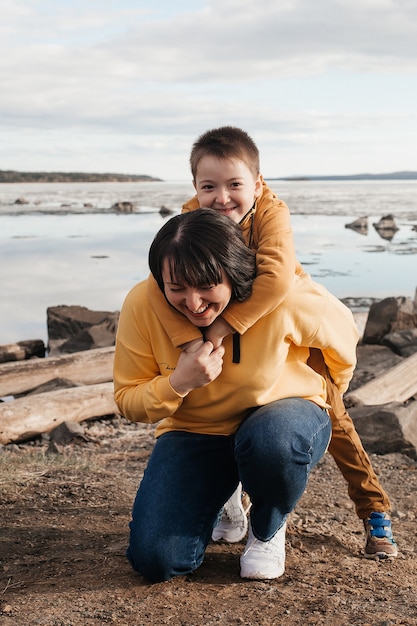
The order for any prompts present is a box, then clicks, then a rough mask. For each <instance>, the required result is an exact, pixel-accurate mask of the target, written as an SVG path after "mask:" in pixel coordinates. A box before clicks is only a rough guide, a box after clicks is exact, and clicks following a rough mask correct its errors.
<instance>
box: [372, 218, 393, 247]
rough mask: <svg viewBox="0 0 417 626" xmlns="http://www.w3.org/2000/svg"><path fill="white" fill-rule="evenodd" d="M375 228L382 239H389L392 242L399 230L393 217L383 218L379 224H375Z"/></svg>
mask: <svg viewBox="0 0 417 626" xmlns="http://www.w3.org/2000/svg"><path fill="white" fill-rule="evenodd" d="M373 227H374V228H375V230H376V232H377V233H378V235H379V236H380V237H382V239H387V240H388V241H391V239H392V238H393V237H394V235H395V233H396V232H397V230H399V228H398V226H397V225H396V223H395V220H394V217H393V215H385V216H384V217H381V219H380V220H379V222H376V223H374V224H373Z"/></svg>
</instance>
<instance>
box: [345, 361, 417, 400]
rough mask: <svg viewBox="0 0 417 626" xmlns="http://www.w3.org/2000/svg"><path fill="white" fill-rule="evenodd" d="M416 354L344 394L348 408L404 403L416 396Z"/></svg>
mask: <svg viewBox="0 0 417 626" xmlns="http://www.w3.org/2000/svg"><path fill="white" fill-rule="evenodd" d="M416 372H417V352H416V353H415V354H412V355H411V356H409V357H408V358H406V359H404V360H403V361H401V363H398V364H397V365H395V366H394V367H392V368H391V369H389V370H387V371H386V372H384V373H383V374H381V375H380V376H378V377H377V378H374V379H373V380H370V381H369V382H367V383H365V384H364V385H362V386H361V387H358V389H355V390H354V391H352V392H350V393H348V394H346V396H345V400H346V402H347V403H348V404H349V405H350V406H356V405H377V404H388V403H390V402H406V401H407V400H409V399H410V398H411V397H413V396H414V395H416V394H417V375H416Z"/></svg>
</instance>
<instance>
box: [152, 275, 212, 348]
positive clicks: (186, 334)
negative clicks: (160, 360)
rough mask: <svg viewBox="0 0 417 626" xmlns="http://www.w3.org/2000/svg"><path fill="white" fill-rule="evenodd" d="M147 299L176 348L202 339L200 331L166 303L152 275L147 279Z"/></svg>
mask: <svg viewBox="0 0 417 626" xmlns="http://www.w3.org/2000/svg"><path fill="white" fill-rule="evenodd" d="M148 298H149V302H150V305H151V307H152V309H153V311H154V313H155V315H156V316H157V318H158V319H159V321H160V322H161V324H162V325H163V327H164V328H165V330H166V332H167V334H168V335H169V337H170V339H171V341H172V343H173V345H174V346H175V347H176V348H179V347H180V346H183V345H184V344H187V343H189V342H191V341H195V340H196V339H199V340H201V339H202V334H201V331H200V330H199V329H198V328H197V327H196V326H194V324H192V323H191V322H190V321H189V320H188V319H187V318H186V317H184V315H181V313H179V312H178V311H176V310H175V309H174V308H172V306H171V305H170V304H169V303H168V302H167V301H166V299H165V296H164V294H163V293H162V291H161V290H160V288H159V286H158V283H157V282H156V280H155V278H154V277H153V275H152V274H149V278H148Z"/></svg>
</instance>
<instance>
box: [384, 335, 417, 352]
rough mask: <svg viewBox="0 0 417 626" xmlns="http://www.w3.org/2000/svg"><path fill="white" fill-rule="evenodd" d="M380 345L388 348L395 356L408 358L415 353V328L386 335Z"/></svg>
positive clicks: (416, 349) (416, 338)
mask: <svg viewBox="0 0 417 626" xmlns="http://www.w3.org/2000/svg"><path fill="white" fill-rule="evenodd" d="M382 344H383V345H384V346H388V348H390V349H391V350H392V351H393V352H395V354H399V355H400V356H403V357H408V356H411V355H412V354H414V352H417V328H408V329H406V330H398V331H394V332H392V333H388V335H385V337H384V338H383V339H382Z"/></svg>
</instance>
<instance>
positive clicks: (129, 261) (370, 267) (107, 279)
mask: <svg viewBox="0 0 417 626" xmlns="http://www.w3.org/2000/svg"><path fill="white" fill-rule="evenodd" d="M270 186H271V187H272V188H273V189H274V190H275V191H276V192H277V194H278V195H279V196H280V197H281V198H282V199H284V200H285V201H286V202H287V204H288V205H289V207H290V209H291V213H292V223H293V228H294V237H295V242H296V248H297V255H298V258H299V259H300V261H301V262H302V263H303V265H304V267H305V269H306V270H307V271H308V272H309V273H310V274H311V275H312V276H313V278H315V279H316V280H318V281H320V282H321V283H323V284H324V285H325V286H326V287H327V288H328V289H329V290H330V291H332V292H333V293H334V294H335V295H336V296H338V297H340V298H346V297H352V298H360V297H364V298H368V297H369V298H383V297H387V296H400V295H403V296H408V297H414V292H415V289H416V287H417V232H416V231H414V230H413V229H412V227H413V225H414V224H417V181H408V182H402V181H387V182H385V181H354V182H352V181H349V182H339V181H337V182H333V181H332V182H298V183H295V182H282V181H272V182H270ZM192 191H193V189H192V186H191V184H190V183H180V182H164V183H104V184H103V183H88V184H85V183H62V184H61V183H49V184H42V183H40V184H39V183H32V184H1V185H0V287H1V300H0V345H3V344H7V343H12V342H15V341H20V340H23V339H38V338H39V339H43V340H44V341H45V342H46V341H47V329H46V309H47V307H49V306H57V305H60V304H67V305H72V304H74V305H82V306H86V307H88V308H90V309H95V310H108V311H115V310H119V309H120V307H121V305H122V302H123V299H124V297H125V295H126V293H127V291H128V290H129V289H130V288H131V287H132V286H133V285H134V284H135V283H136V282H137V281H139V280H141V279H143V278H145V277H146V275H147V273H148V268H147V251H148V248H149V245H150V243H151V241H152V238H153V236H154V234H155V232H156V231H157V230H158V229H159V228H160V227H161V226H162V224H163V223H164V220H165V219H166V218H163V217H161V215H160V213H159V209H160V207H161V206H162V205H164V206H166V207H168V208H170V209H172V210H175V211H179V209H180V206H181V204H182V203H183V202H184V201H185V200H186V199H187V198H188V197H190V195H192ZM17 198H26V199H27V200H28V204H23V205H20V204H15V200H16V199H17ZM118 201H131V202H133V203H134V204H135V206H136V211H138V212H135V213H133V214H123V215H121V214H116V213H114V212H113V211H112V210H111V206H112V205H113V204H114V203H115V202H118ZM390 213H391V214H393V215H394V217H395V220H396V223H397V226H398V227H399V230H398V232H397V233H396V234H395V236H394V237H393V239H392V240H391V241H389V240H386V239H383V238H382V237H380V236H379V235H378V233H377V231H376V230H375V228H374V227H373V226H372V224H373V223H374V222H375V223H376V222H378V221H379V219H380V218H381V217H382V216H384V215H387V214H390ZM365 215H367V216H368V223H369V228H368V234H367V235H366V236H365V235H361V234H359V233H357V232H355V231H353V230H350V229H347V228H345V224H347V223H350V222H352V221H353V220H355V219H356V218H358V217H362V216H365Z"/></svg>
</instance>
